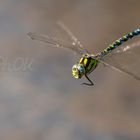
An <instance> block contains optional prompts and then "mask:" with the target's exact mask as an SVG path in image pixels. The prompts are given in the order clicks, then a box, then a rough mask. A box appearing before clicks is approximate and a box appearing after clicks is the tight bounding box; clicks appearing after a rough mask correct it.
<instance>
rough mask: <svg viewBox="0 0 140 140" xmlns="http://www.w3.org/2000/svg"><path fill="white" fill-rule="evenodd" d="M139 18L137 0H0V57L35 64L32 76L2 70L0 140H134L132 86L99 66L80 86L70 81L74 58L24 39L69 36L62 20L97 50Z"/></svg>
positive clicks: (137, 131)
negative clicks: (35, 35)
mask: <svg viewBox="0 0 140 140" xmlns="http://www.w3.org/2000/svg"><path fill="white" fill-rule="evenodd" d="M139 13H140V1H138V0H133V1H132V0H123V1H122V0H28V1H27V0H0V56H1V57H4V58H6V57H8V62H9V63H10V64H11V63H13V61H14V60H15V59H17V58H18V57H22V58H29V59H33V60H34V61H33V65H32V67H33V70H32V71H28V70H27V71H26V72H13V71H9V70H8V69H7V68H6V69H5V70H2V69H1V75H0V140H9V139H10V140H139V139H140V83H139V82H138V81H136V80H135V79H133V78H131V77H129V76H127V75H125V74H122V73H119V72H117V71H115V70H112V69H110V68H107V67H104V66H102V65H100V66H99V68H98V69H97V70H96V71H94V72H93V73H92V74H91V75H90V77H91V79H92V80H93V81H94V83H95V86H94V87H86V86H81V83H82V82H84V81H85V80H86V79H84V78H83V79H82V80H75V79H74V78H73V77H72V76H71V67H72V65H73V64H74V63H75V62H76V61H77V59H78V57H77V56H76V57H75V55H73V54H72V53H70V52H69V51H65V50H61V49H57V48H53V47H52V48H51V47H47V45H45V44H41V43H38V42H33V41H32V40H30V39H29V38H28V37H27V35H26V34H27V32H29V31H33V32H41V33H44V34H49V35H50V34H51V35H52V36H56V37H59V38H61V39H63V40H65V39H68V38H67V36H66V35H65V34H64V33H62V32H61V33H60V32H59V31H60V29H59V28H58V27H57V25H56V24H55V23H56V21H57V20H61V21H63V22H64V23H65V24H66V25H67V26H68V27H69V28H70V29H71V31H72V32H73V33H74V34H75V35H76V36H77V38H78V39H79V40H80V41H81V42H82V44H83V45H84V46H85V47H86V48H87V49H89V50H90V51H91V52H95V53H96V52H98V51H101V50H102V49H104V48H105V47H106V46H107V45H108V44H110V43H111V42H113V41H114V40H115V39H117V38H119V37H121V36H122V35H123V34H124V33H126V32H128V31H131V30H133V29H135V28H138V27H139V26H140V15H139ZM48 46H49V45H48ZM123 59H125V58H123ZM138 67H140V66H139V65H137V67H136V68H138Z"/></svg>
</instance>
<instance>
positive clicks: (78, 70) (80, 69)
mask: <svg viewBox="0 0 140 140" xmlns="http://www.w3.org/2000/svg"><path fill="white" fill-rule="evenodd" d="M84 74H85V68H84V66H83V65H81V64H75V65H74V66H73V67H72V75H73V77H74V78H77V79H79V78H81V77H82V76H83V75H84Z"/></svg>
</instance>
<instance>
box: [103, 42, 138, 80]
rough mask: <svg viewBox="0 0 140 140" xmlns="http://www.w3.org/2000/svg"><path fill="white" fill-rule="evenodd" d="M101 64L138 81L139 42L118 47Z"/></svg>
mask: <svg viewBox="0 0 140 140" xmlns="http://www.w3.org/2000/svg"><path fill="white" fill-rule="evenodd" d="M101 61H102V63H104V64H105V65H108V66H109V67H111V68H113V69H116V70H119V71H120V72H124V73H127V74H128V75H130V76H132V77H134V78H135V79H137V80H140V41H136V42H134V43H132V44H130V45H125V46H124V45H123V46H120V47H118V48H117V49H116V50H114V51H113V52H112V53H110V54H109V55H107V56H106V57H105V58H104V59H103V60H101Z"/></svg>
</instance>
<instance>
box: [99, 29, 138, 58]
mask: <svg viewBox="0 0 140 140" xmlns="http://www.w3.org/2000/svg"><path fill="white" fill-rule="evenodd" d="M139 34H140V28H139V29H136V30H134V31H133V32H130V33H128V34H127V35H125V36H123V37H122V38H120V39H118V40H116V41H115V42H114V43H113V44H111V45H109V47H107V48H106V49H104V50H103V51H102V52H101V53H100V54H99V56H100V58H103V57H104V56H106V55H107V54H108V53H110V52H111V51H113V50H114V49H116V48H117V47H119V46H120V45H122V44H123V43H125V42H126V41H128V40H129V39H131V38H133V37H135V36H137V35H139Z"/></svg>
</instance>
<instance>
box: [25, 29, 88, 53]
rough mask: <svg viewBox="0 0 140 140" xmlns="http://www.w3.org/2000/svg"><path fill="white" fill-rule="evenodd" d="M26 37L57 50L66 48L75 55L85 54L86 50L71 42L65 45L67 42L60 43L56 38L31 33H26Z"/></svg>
mask: <svg viewBox="0 0 140 140" xmlns="http://www.w3.org/2000/svg"><path fill="white" fill-rule="evenodd" d="M28 36H29V37H30V38H31V39H32V40H37V41H40V42H44V43H47V44H51V45H52V46H55V47H59V48H66V49H69V50H72V51H73V52H75V53H77V54H84V53H86V50H85V49H84V48H82V47H80V46H78V45H77V44H75V43H73V42H72V43H67V42H64V41H61V40H59V39H56V38H51V37H49V36H46V35H42V34H37V33H31V32H29V33H28Z"/></svg>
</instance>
